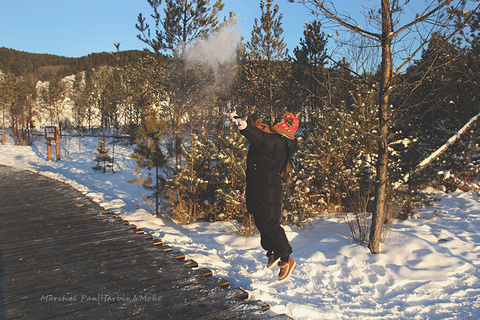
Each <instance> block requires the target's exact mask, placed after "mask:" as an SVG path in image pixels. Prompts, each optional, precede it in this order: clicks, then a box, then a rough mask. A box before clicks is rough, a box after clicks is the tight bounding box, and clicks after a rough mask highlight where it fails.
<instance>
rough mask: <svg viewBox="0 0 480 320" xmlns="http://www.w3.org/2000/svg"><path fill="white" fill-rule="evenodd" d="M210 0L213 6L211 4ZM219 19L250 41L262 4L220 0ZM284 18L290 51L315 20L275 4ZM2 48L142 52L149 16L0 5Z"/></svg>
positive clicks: (108, 0) (38, 2)
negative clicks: (140, 24)
mask: <svg viewBox="0 0 480 320" xmlns="http://www.w3.org/2000/svg"><path fill="white" fill-rule="evenodd" d="M213 2H214V0H212V1H211V3H213ZM223 2H224V3H225V8H224V10H223V11H222V13H221V15H222V16H223V15H228V12H230V11H233V12H235V13H236V14H238V25H239V27H240V29H241V30H242V32H243V36H244V37H245V38H249V36H250V33H251V30H252V27H253V25H254V19H255V17H258V18H260V14H261V11H260V5H259V3H260V0H224V1H223ZM274 3H278V4H279V6H280V11H281V12H282V13H283V19H282V22H283V28H284V33H283V36H284V37H285V41H286V42H287V45H288V47H289V51H290V52H291V51H292V49H293V48H294V47H296V46H297V45H298V43H299V39H300V38H301V37H302V33H303V26H304V24H305V22H307V21H308V22H309V21H312V20H313V19H314V18H313V16H312V15H311V14H309V12H308V10H307V9H306V8H305V7H303V6H302V5H300V4H292V3H289V2H288V1H287V0H277V1H274ZM0 8H1V9H0V47H6V48H11V49H15V50H20V51H26V52H34V53H50V54H57V55H62V56H67V57H81V56H85V55H88V54H89V53H92V52H103V51H115V50H116V49H115V46H114V45H113V43H114V42H120V50H132V49H139V50H142V49H144V48H145V44H144V43H143V42H141V41H140V40H138V39H137V37H136V36H137V34H138V32H137V30H136V29H135V24H136V23H137V17H138V14H139V13H140V12H141V13H143V14H144V16H147V17H149V15H150V14H151V13H152V12H153V11H152V9H151V7H150V6H149V5H148V3H147V0H0Z"/></svg>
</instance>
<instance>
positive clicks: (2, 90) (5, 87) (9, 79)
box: [0, 73, 18, 144]
mask: <svg viewBox="0 0 480 320" xmlns="http://www.w3.org/2000/svg"><path fill="white" fill-rule="evenodd" d="M16 82H17V81H16V78H15V76H14V75H13V74H10V73H6V74H2V75H0V104H1V105H2V144H5V143H6V141H7V138H6V136H5V118H6V116H7V111H9V110H10V107H11V106H12V104H13V103H14V102H15V100H16V99H17V95H18V90H17V83H16Z"/></svg>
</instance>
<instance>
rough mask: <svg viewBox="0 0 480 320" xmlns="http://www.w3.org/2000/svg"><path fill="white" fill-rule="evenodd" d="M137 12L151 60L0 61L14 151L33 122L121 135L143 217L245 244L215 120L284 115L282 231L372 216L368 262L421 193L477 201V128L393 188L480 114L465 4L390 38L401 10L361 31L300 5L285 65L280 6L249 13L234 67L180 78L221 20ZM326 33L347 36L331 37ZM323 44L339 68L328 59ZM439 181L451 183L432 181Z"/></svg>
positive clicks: (471, 25) (199, 14)
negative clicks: (468, 195)
mask: <svg viewBox="0 0 480 320" xmlns="http://www.w3.org/2000/svg"><path fill="white" fill-rule="evenodd" d="M147 1H148V2H149V3H150V5H151V7H152V12H151V13H149V15H148V18H147V17H144V16H143V14H139V17H138V23H137V25H136V28H137V30H138V33H139V36H138V37H139V39H140V40H142V41H143V42H144V43H145V45H146V46H147V49H149V50H145V51H126V52H114V53H100V54H92V55H89V56H88V57H82V58H76V59H75V58H64V57H58V56H52V55H36V54H29V53H24V52H18V51H15V50H11V49H5V48H0V70H1V71H2V73H1V75H0V105H1V108H2V115H1V117H2V120H3V126H2V130H4V128H5V127H9V128H11V133H12V135H13V136H14V137H15V139H16V141H17V142H18V143H19V144H25V143H28V139H29V138H30V137H29V135H28V132H29V131H28V124H29V123H30V121H31V120H32V119H38V118H39V117H43V118H45V120H46V119H47V118H48V119H49V120H48V121H56V122H59V121H64V122H68V123H69V125H70V127H71V128H74V129H76V130H78V131H83V130H91V129H93V128H101V129H102V130H101V132H102V133H103V132H109V133H112V132H113V133H115V135H117V136H118V135H119V134H123V135H126V136H127V135H128V136H129V137H130V139H128V141H130V142H131V143H136V148H135V152H134V154H133V155H132V157H133V158H134V159H135V161H136V162H137V163H138V164H139V170H138V171H137V175H136V177H132V178H133V179H132V183H137V184H139V185H141V186H143V187H144V188H145V189H146V196H145V201H147V202H149V203H150V205H149V206H150V208H151V209H152V212H154V213H155V214H157V215H161V214H164V215H168V216H170V217H172V218H173V219H175V220H177V221H181V222H191V221H195V220H197V219H204V220H210V221H215V220H223V219H238V220H239V221H241V222H244V223H245V226H246V229H245V232H246V233H248V232H249V229H248V228H249V227H250V226H251V220H250V217H249V215H248V214H247V213H246V209H245V202H244V199H243V190H244V187H245V177H244V171H243V169H244V168H245V157H246V150H247V149H246V146H245V139H244V138H243V137H242V136H241V135H239V134H238V132H237V131H236V130H232V128H231V127H229V126H228V125H226V123H225V121H224V117H223V113H224V112H226V111H230V110H232V109H233V108H235V109H236V110H237V111H238V112H239V113H242V114H248V115H249V116H250V117H252V118H255V119H256V118H259V117H262V118H263V120H264V121H265V122H267V123H270V124H273V123H274V122H275V120H276V118H277V117H279V116H280V115H281V114H282V113H283V112H284V111H285V110H286V109H287V110H289V111H292V112H300V113H301V117H300V120H301V129H300V130H299V133H298V141H299V142H298V150H297V152H296V155H295V158H294V164H295V173H294V174H293V175H292V178H291V179H290V180H289V181H286V182H285V186H284V187H285V198H286V200H288V201H286V202H285V217H284V218H285V222H287V223H292V224H296V225H302V224H304V223H306V222H307V221H308V219H309V218H310V217H312V216H316V215H319V214H322V213H323V212H327V211H329V212H332V211H335V212H353V213H354V214H355V215H356V216H355V218H354V219H355V221H360V220H362V219H363V217H361V216H359V215H360V214H361V213H366V212H371V213H373V219H372V228H371V229H372V230H371V232H370V238H369V239H367V238H366V237H367V236H368V232H365V231H366V230H361V231H362V234H363V236H362V237H363V238H362V239H358V240H359V241H366V242H370V244H371V247H370V250H371V251H372V252H378V246H377V245H375V242H376V241H378V240H379V238H380V237H381V232H382V228H383V227H384V226H385V225H388V223H385V222H388V219H390V218H393V217H398V216H399V215H403V216H408V214H409V213H410V212H411V210H412V209H413V207H414V206H415V205H416V203H417V201H419V199H420V198H419V197H420V196H419V191H420V190H422V188H423V187H424V186H426V185H429V184H437V186H440V184H444V185H447V186H448V188H449V189H452V188H465V189H468V188H473V187H475V184H473V183H474V182H477V186H478V179H479V175H480V147H479V146H480V135H479V134H478V132H479V128H480V123H478V122H476V123H473V125H472V126H471V127H470V128H469V130H468V131H467V132H466V133H465V134H464V135H462V137H461V139H460V140H459V141H457V142H456V143H455V144H454V145H452V146H450V148H449V149H448V151H447V152H444V153H443V154H442V155H441V156H440V158H439V159H437V160H436V161H435V162H434V163H433V164H430V165H429V166H427V167H426V168H425V169H424V170H422V171H421V172H420V173H416V174H415V175H412V176H411V177H410V178H409V179H408V181H407V182H406V183H403V184H402V185H401V186H398V184H396V183H397V182H399V181H403V180H402V179H403V178H404V177H405V176H406V175H408V174H410V173H412V172H413V170H415V167H416V166H417V165H418V164H419V163H420V162H421V161H422V160H423V159H424V158H426V157H427V156H429V155H430V154H431V153H432V152H433V151H435V150H436V149H437V148H439V147H440V146H442V145H443V144H444V143H445V142H446V141H447V140H448V139H449V138H450V137H451V136H452V135H454V134H455V133H456V132H457V131H458V130H459V129H460V128H461V127H462V126H463V125H464V124H465V123H467V122H468V121H469V120H470V119H472V118H473V117H474V116H475V115H477V114H478V113H479V112H480V104H479V94H480V88H479V86H480V67H479V62H480V61H479V60H480V42H479V40H480V26H479V23H480V13H479V11H478V6H477V5H476V4H475V5H474V7H473V9H470V10H467V9H465V7H464V6H465V3H464V2H463V1H460V0H459V1H456V2H455V1H431V3H430V4H428V5H427V6H426V7H425V8H424V11H423V12H418V15H417V17H416V18H415V19H414V20H413V21H412V22H407V23H404V24H400V20H401V19H400V17H401V16H402V14H403V13H404V12H405V10H406V8H407V4H408V1H400V0H392V1H388V0H383V1H378V2H379V5H377V7H373V6H374V5H373V4H371V5H372V10H368V11H367V13H366V15H367V16H368V18H369V21H370V22H371V26H370V27H371V28H361V27H359V26H358V25H357V24H356V23H354V22H353V21H352V19H351V18H350V17H349V16H344V15H341V14H338V13H337V12H336V10H335V7H334V6H333V5H330V4H329V3H328V2H325V3H324V2H320V1H316V0H310V1H307V0H301V1H290V2H299V3H301V4H299V3H296V4H285V6H288V5H306V6H308V7H309V8H311V10H312V11H313V12H315V13H316V14H317V19H316V20H312V21H311V22H309V23H306V24H305V29H304V32H303V37H302V38H301V39H299V44H298V46H296V47H295V49H294V50H293V55H289V53H288V52H287V50H286V43H285V41H284V38H283V36H282V32H283V29H282V18H283V17H282V14H281V13H280V10H279V6H278V5H275V4H273V2H272V1H271V0H265V1H263V0H260V1H259V5H260V8H261V17H259V18H258V19H256V20H255V24H254V26H253V28H252V32H251V38H250V40H249V41H246V43H242V42H239V43H231V44H230V45H236V57H235V59H234V63H229V62H228V61H227V60H225V59H223V60H221V61H216V65H215V67H212V65H211V62H212V61H211V59H210V60H209V61H203V62H204V63H202V61H195V62H191V61H190V60H189V56H188V50H189V48H190V46H194V45H195V43H196V41H197V40H198V39H208V37H211V36H212V35H214V34H218V33H219V32H222V30H226V29H228V23H229V21H230V20H229V19H226V20H224V21H222V20H221V19H220V17H219V12H221V10H222V8H223V4H222V1H221V0H218V1H215V3H214V4H212V5H210V1H205V0H196V1H194V0H190V1H168V2H166V3H165V5H164V6H159V5H160V4H162V1H160V0H147ZM473 2H474V3H478V1H473ZM380 3H381V4H380ZM369 4H370V3H369ZM160 8H162V9H160ZM230 16H231V17H232V16H233V15H232V14H231V15H230ZM150 20H152V21H151V22H149V21H150ZM327 22H328V23H330V24H331V23H336V24H338V26H339V28H344V31H345V33H344V34H342V33H339V34H337V35H334V36H332V35H331V34H326V33H325V32H324V31H323V30H324V28H323V23H327ZM422 23H424V24H422ZM373 27H376V28H378V29H379V31H375V30H374V28H373ZM213 31H214V32H216V33H212V32H213ZM407 31H408V32H409V33H410V35H411V37H418V39H420V40H419V41H418V45H417V47H414V46H413V45H412V46H410V45H409V46H407V48H405V47H402V48H401V49H398V52H399V53H398V54H397V53H396V52H395V50H394V49H395V48H399V47H400V45H399V44H398V43H396V37H400V38H402V37H404V36H405V35H404V34H402V32H407ZM330 41H335V42H337V43H338V45H339V46H341V47H342V48H344V49H345V50H343V51H339V52H342V53H343V55H340V56H339V55H338V53H336V54H335V56H333V54H332V53H331V52H329V51H328V43H329V42H330ZM343 42H345V43H343ZM394 44H396V47H395V46H394ZM408 50H411V52H410V53H409V52H408ZM406 53H407V54H406ZM416 53H418V54H416ZM205 60H208V59H205ZM206 62H208V63H206ZM367 65H371V67H366V66H367ZM394 66H396V67H394ZM218 75H222V76H223V78H222V81H217V77H218ZM225 75H231V77H232V79H231V81H230V80H228V81H227V80H226V78H225ZM66 76H70V80H69V81H65V79H64V78H65V77H66ZM62 79H64V81H62ZM72 79H73V80H72ZM39 80H41V81H39ZM39 83H42V85H39ZM67 100H68V101H69V105H70V109H69V110H70V111H69V112H67V109H68V108H67V106H66V105H67V104H68V103H66V101H67ZM47 111H48V112H47ZM45 114H48V116H45ZM66 115H68V117H67V116H66ZM2 136H3V135H2ZM125 143H127V142H125ZM92 159H93V157H92ZM441 172H450V173H451V174H449V175H448V179H442V176H439V173H441ZM152 201H153V202H152ZM375 224H377V226H376V225H375ZM378 225H381V226H380V227H378ZM352 228H362V226H361V223H358V225H357V226H352ZM363 228H365V227H363ZM378 229H379V230H378Z"/></svg>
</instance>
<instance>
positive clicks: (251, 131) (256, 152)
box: [240, 119, 296, 221]
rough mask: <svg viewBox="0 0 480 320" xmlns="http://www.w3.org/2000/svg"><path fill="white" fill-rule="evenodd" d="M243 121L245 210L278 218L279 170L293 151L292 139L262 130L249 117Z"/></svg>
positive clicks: (280, 187)
mask: <svg viewBox="0 0 480 320" xmlns="http://www.w3.org/2000/svg"><path fill="white" fill-rule="evenodd" d="M247 123H248V125H247V128H246V129H245V130H242V131H240V132H241V134H242V135H244V136H245V137H246V138H247V139H248V141H249V142H250V147H249V150H248V155H247V172H246V177H247V188H246V201H247V210H248V212H250V213H251V214H254V215H255V216H258V215H261V216H262V217H263V218H265V219H274V220H276V221H279V219H280V216H281V210H282V179H281V178H280V172H281V170H282V169H283V167H284V166H285V164H286V161H287V160H288V159H289V158H290V157H291V155H292V154H293V152H294V149H295V145H296V141H294V140H291V139H289V138H287V137H286V136H283V135H280V134H278V133H267V132H264V131H262V130H260V129H259V128H257V127H256V126H255V125H254V124H253V123H252V121H251V120H250V119H248V120H247ZM287 153H288V154H287ZM256 219H257V217H256Z"/></svg>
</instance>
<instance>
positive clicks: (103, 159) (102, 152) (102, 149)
mask: <svg viewBox="0 0 480 320" xmlns="http://www.w3.org/2000/svg"><path fill="white" fill-rule="evenodd" d="M98 143H99V144H98V147H97V149H96V150H97V153H98V154H97V156H96V157H95V162H96V163H97V165H96V166H95V167H92V169H93V170H94V171H97V172H98V171H101V172H103V173H105V172H107V168H111V170H112V172H113V158H112V156H110V155H109V151H110V148H107V147H106V145H105V144H106V142H105V139H104V138H103V136H101V137H100V139H99V140H98Z"/></svg>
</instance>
